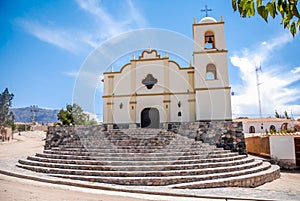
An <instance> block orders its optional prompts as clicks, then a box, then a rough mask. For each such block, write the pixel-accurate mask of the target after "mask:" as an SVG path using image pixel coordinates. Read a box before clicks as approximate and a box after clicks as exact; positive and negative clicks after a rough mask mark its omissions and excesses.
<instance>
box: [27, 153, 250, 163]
mask: <svg viewBox="0 0 300 201" xmlns="http://www.w3.org/2000/svg"><path fill="white" fill-rule="evenodd" d="M181 157H182V158H181ZM245 158H246V156H245V155H238V156H233V157H226V158H208V159H204V158H201V156H200V157H199V156H187V157H185V156H179V157H176V158H171V157H164V158H163V157H160V158H157V157H152V158H151V159H152V160H153V161H157V160H167V159H169V160H176V159H178V160H176V162H174V164H182V161H181V160H183V162H189V161H193V162H194V161H195V162H196V163H219V162H229V161H237V160H242V159H245ZM27 159H28V160H32V161H39V162H44V163H62V164H78V165H85V164H87V165H102V164H103V163H102V162H103V161H150V160H149V157H148V158H146V157H144V158H143V157H130V158H126V157H113V158H105V157H101V158H99V160H74V159H54V158H44V157H37V156H28V157H27ZM104 159H106V160H104Z"/></svg>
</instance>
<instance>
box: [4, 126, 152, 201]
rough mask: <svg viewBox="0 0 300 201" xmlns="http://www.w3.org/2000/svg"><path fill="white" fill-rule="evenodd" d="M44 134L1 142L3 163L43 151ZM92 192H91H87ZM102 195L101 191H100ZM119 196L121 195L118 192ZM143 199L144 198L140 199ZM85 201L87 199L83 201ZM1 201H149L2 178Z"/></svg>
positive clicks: (6, 177) (17, 136) (26, 135)
mask: <svg viewBox="0 0 300 201" xmlns="http://www.w3.org/2000/svg"><path fill="white" fill-rule="evenodd" d="M44 138H45V133H44V132H37V131H36V132H26V133H25V132H23V133H21V136H19V135H18V134H15V135H14V140H13V141H10V142H0V159H6V158H9V157H14V156H23V155H25V156H29V155H34V154H35V153H37V152H42V151H43V146H44V144H45V141H44V140H43V139H44ZM87 191H88V190H87ZM100 192H101V191H100ZM115 194H118V193H117V192H116V193H115ZM140 197H142V195H141V196H140ZM83 198H84V199H83ZM0 200H1V201H12V200H17V201H22V200H24V201H25V200H26V201H27V200H32V201H41V200H43V201H53V200H64V201H76V200H90V201H94V200H95V201H96V200H97V201H118V200H123V201H128V200H130V201H145V200H147V199H142V198H133V197H124V196H118V195H106V194H99V193H91V192H81V191H79V190H78V189H76V187H64V186H61V185H53V184H51V185H50V184H46V183H41V182H36V181H31V180H25V179H19V178H15V177H9V176H5V175H2V174H0Z"/></svg>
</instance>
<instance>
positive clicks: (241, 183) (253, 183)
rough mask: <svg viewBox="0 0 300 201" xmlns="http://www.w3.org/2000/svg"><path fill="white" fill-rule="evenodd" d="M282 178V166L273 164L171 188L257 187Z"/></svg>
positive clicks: (174, 185)
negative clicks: (229, 175)
mask: <svg viewBox="0 0 300 201" xmlns="http://www.w3.org/2000/svg"><path fill="white" fill-rule="evenodd" d="M278 178H280V167H279V166H277V165H271V167H270V168H268V169H266V170H263V171H259V172H256V173H252V174H247V175H239V176H233V177H229V178H219V179H212V180H209V181H196V182H189V183H180V184H173V185H169V187H171V188H181V189H184V188H188V189H200V188H221V187H252V188H254V187H257V186H260V185H263V184H265V183H267V182H271V181H273V180H275V179H278Z"/></svg>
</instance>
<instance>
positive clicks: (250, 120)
mask: <svg viewBox="0 0 300 201" xmlns="http://www.w3.org/2000/svg"><path fill="white" fill-rule="evenodd" d="M233 121H235V122H243V123H260V122H283V123H284V122H286V123H289V122H291V121H293V120H291V119H283V118H249V119H234V120H233ZM294 122H297V121H294Z"/></svg>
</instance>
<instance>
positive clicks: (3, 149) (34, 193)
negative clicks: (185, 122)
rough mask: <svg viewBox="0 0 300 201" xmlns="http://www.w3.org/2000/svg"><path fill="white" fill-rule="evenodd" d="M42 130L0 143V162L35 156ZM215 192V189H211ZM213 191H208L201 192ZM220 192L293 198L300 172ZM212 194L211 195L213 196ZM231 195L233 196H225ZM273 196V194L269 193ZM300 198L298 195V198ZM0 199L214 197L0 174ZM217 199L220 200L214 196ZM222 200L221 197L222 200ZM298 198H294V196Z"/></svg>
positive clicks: (298, 188) (299, 192)
mask: <svg viewBox="0 0 300 201" xmlns="http://www.w3.org/2000/svg"><path fill="white" fill-rule="evenodd" d="M44 138H45V133H44V132H27V133H21V135H20V136H19V135H18V134H15V135H14V140H13V141H10V142H1V143H0V159H1V161H5V160H9V159H10V158H15V157H19V156H20V157H21V156H28V155H34V154H35V153H37V152H42V151H43V146H44V143H45V141H44ZM1 168H4V165H3V164H2V163H1V162H0V169H1ZM214 190H215V191H217V190H218V189H214ZM209 191H211V192H213V191H212V190H207V191H203V192H209ZM220 191H223V193H225V194H226V193H228V194H231V193H232V192H238V193H239V194H244V197H247V195H251V194H252V191H253V192H254V193H260V192H261V193H270V194H274V192H276V193H277V194H274V195H275V196H276V195H281V194H283V195H285V194H288V195H294V196H292V197H291V196H290V198H291V199H290V200H294V198H297V196H298V195H300V172H299V171H293V172H281V177H280V179H277V180H275V181H273V182H271V183H266V184H264V185H262V186H260V187H257V188H255V189H240V188H239V189H235V188H222V189H220ZM212 196H213V195H212ZM228 196H230V197H232V195H228ZM269 197H272V196H269ZM298 198H299V199H300V197H298ZM0 200H3V201H12V200H17V201H19V200H33V201H37V200H45V201H48V200H49V201H50V200H51V201H53V200H65V201H71V200H72V201H73V200H91V201H93V200H98V201H100V200H102V201H106V200H107V201H108V200H109V201H114V200H124V201H127V200H132V201H142V200H213V199H201V198H192V197H189V198H183V197H170V196H159V195H147V194H137V193H125V192H118V191H105V190H96V189H86V188H79V187H72V186H66V185H57V184H48V183H42V182H37V181H32V180H26V179H21V178H17V177H11V176H6V175H3V174H0ZM216 200H220V199H216ZM223 200H224V199H223ZM274 200H280V199H279V198H278V197H274ZM295 200H297V199H295Z"/></svg>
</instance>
